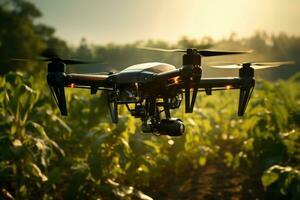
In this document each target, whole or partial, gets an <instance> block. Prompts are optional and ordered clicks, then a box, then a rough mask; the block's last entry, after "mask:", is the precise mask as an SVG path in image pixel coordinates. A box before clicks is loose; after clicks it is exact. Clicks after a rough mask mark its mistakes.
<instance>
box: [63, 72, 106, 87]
mask: <svg viewBox="0 0 300 200" xmlns="http://www.w3.org/2000/svg"><path fill="white" fill-rule="evenodd" d="M107 79H108V75H91V74H66V81H65V84H66V87H72V88H76V87H77V88H92V87H96V88H98V87H102V88H109V87H110V85H111V84H109V81H108V80H107Z"/></svg>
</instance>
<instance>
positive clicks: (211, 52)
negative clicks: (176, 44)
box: [138, 47, 252, 57]
mask: <svg viewBox="0 0 300 200" xmlns="http://www.w3.org/2000/svg"><path fill="white" fill-rule="evenodd" d="M138 49H144V50H150V51H160V52H182V53H189V52H190V51H193V52H197V53H198V54H200V55H201V56H204V57H209V56H223V55H234V54H245V53H251V52H252V51H216V50H197V49H186V50H184V49H162V48H153V47H138Z"/></svg>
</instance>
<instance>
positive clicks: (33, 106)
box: [0, 0, 300, 199]
mask: <svg viewBox="0 0 300 200" xmlns="http://www.w3.org/2000/svg"><path fill="white" fill-rule="evenodd" d="M40 16H41V13H40V11H39V10H38V9H37V8H36V7H35V6H34V5H33V4H31V3H29V2H27V1H22V0H12V1H5V2H3V3H1V4H0V66H1V67H0V73H1V76H0V197H1V199H152V198H151V197H160V195H161V194H160V193H158V192H157V190H155V189H154V188H159V187H160V186H159V185H160V184H162V183H164V182H168V181H166V180H171V182H172V178H174V177H181V176H183V177H184V175H186V174H187V171H193V170H194V171H195V172H199V176H200V171H201V170H202V169H205V167H206V166H208V165H209V164H211V163H216V160H219V161H221V162H222V163H223V164H224V166H225V167H224V170H226V168H231V169H233V170H241V169H246V172H244V173H249V174H252V173H255V174H256V175H257V176H256V177H251V178H253V179H259V183H257V184H256V187H258V188H259V187H260V188H261V190H262V191H264V193H263V194H257V195H260V197H262V198H266V199H300V172H299V170H300V169H299V167H300V165H299V163H300V150H299V149H300V128H299V127H300V106H299V105H300V90H299V88H300V74H299V73H296V72H299V68H297V67H298V66H297V65H298V63H299V62H300V58H299V54H300V37H299V36H289V35H286V34H284V33H282V34H279V35H270V34H267V33H264V32H257V33H256V34H255V35H253V36H252V37H250V38H244V39H236V37H235V35H234V34H233V35H232V36H231V37H229V38H226V39H223V40H219V41H214V40H213V39H212V38H209V37H206V38H199V39H191V38H187V37H183V38H182V39H180V40H179V41H178V42H177V43H176V44H168V43H166V42H164V41H151V40H149V41H138V42H135V43H132V44H124V45H118V44H106V45H92V44H89V43H88V42H87V40H86V39H82V41H81V44H80V45H79V46H78V47H71V46H68V45H67V43H66V42H64V41H63V40H62V39H60V38H57V37H56V36H55V30H54V29H53V28H52V27H49V26H47V25H44V24H37V23H35V20H36V18H38V17H40ZM139 46H150V47H161V48H178V47H181V48H187V47H195V48H217V49H230V50H239V49H253V50H254V51H255V53H254V54H253V55H247V56H240V57H238V58H232V57H222V58H214V59H212V58H209V59H208V58H207V59H205V60H204V76H217V75H224V74H225V75H228V76H230V75H235V73H236V72H235V71H232V72H224V71H222V70H218V71H216V70H212V69H209V68H208V66H209V65H211V64H213V63H215V62H220V61H225V62H226V61H227V62H233V61H234V62H242V61H247V60H251V61H265V60H275V61H276V60H294V61H296V64H295V65H294V66H289V67H283V68H281V69H275V70H270V71H267V70H262V71H260V73H259V74H258V77H262V78H264V79H269V80H277V81H273V82H269V81H262V80H261V79H260V78H258V83H257V85H256V89H255V92H254V94H253V97H252V99H251V101H250V105H249V106H248V109H247V112H246V116H245V117H243V118H239V117H237V114H236V111H237V106H235V105H237V103H238V98H237V97H238V96H237V92H218V93H215V94H214V95H212V96H208V97H203V96H204V95H200V97H199V99H198V101H197V105H196V109H195V112H194V113H193V114H183V113H184V111H183V109H179V110H177V111H174V112H173V115H174V116H177V117H179V118H181V119H183V121H184V122H185V123H186V134H185V135H184V136H182V137H179V138H170V137H165V136H164V137H163V136H161V137H157V136H153V135H151V134H150V135H149V134H143V133H142V132H141V129H140V122H139V121H138V120H136V119H134V118H133V117H132V116H130V115H129V113H127V112H126V111H125V109H124V108H121V119H120V122H119V123H118V124H117V125H115V124H112V123H111V122H110V118H109V115H108V110H107V108H106V107H105V106H103V105H106V97H105V95H104V94H103V93H100V95H96V96H91V95H90V94H89V92H88V91H83V90H76V91H70V90H67V99H68V102H67V103H68V107H69V110H70V114H69V116H68V117H67V118H61V116H60V114H59V112H58V110H57V108H56V106H55V105H54V103H53V102H54V101H52V97H51V95H50V93H49V91H48V90H47V89H45V88H46V87H47V85H46V82H45V73H46V72H45V71H46V65H45V64H43V63H35V62H27V63H24V62H21V63H20V62H12V61H11V59H12V58H35V57H36V56H37V55H40V54H41V52H42V51H43V50H44V49H46V48H55V49H56V51H57V52H58V53H59V54H60V55H61V56H64V57H72V58H80V59H86V60H95V61H100V62H101V63H102V64H99V65H97V66H91V65H89V66H79V67H78V66H76V67H72V66H71V67H70V68H68V70H69V71H70V72H81V73H87V72H93V73H95V72H101V71H117V70H121V69H123V68H124V67H126V66H129V65H132V64H136V63H140V62H150V61H160V62H168V63H171V64H174V65H176V66H180V64H181V56H179V55H176V54H164V53H157V52H145V51H142V50H139V49H137V48H136V47H139ZM278 79H281V80H278ZM282 79H284V80H282ZM79 113H80V115H78V114H79ZM95 116H97V117H95ZM247 170H248V171H247ZM250 171H251V173H250ZM218 173H223V171H219V172H218ZM223 181H226V180H223ZM173 184H174V183H173ZM145 193H146V194H147V195H146V194H145ZM150 196H151V197H150ZM190 198H193V197H190Z"/></svg>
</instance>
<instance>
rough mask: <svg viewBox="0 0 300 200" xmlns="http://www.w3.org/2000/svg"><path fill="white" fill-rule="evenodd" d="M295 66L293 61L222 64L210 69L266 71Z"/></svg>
mask: <svg viewBox="0 0 300 200" xmlns="http://www.w3.org/2000/svg"><path fill="white" fill-rule="evenodd" d="M292 64H295V62H294V61H278V62H253V63H252V62H245V63H240V64H229V63H223V64H218V65H216V66H210V67H212V68H219V69H241V68H242V67H246V66H249V67H251V68H253V69H266V68H272V67H279V66H282V65H292Z"/></svg>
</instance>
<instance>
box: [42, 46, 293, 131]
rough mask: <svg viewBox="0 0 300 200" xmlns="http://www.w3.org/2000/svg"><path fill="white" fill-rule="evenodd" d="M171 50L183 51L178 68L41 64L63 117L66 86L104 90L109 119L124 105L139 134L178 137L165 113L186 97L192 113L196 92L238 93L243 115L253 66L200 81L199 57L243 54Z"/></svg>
mask: <svg viewBox="0 0 300 200" xmlns="http://www.w3.org/2000/svg"><path fill="white" fill-rule="evenodd" d="M150 50H157V49H153V48H151V49H150ZM158 50H160V51H161V49H158ZM162 51H165V50H162ZM175 51H179V52H184V53H185V54H184V55H183V63H182V66H181V67H180V68H176V67H175V66H173V65H170V64H166V63H159V62H153V63H143V64H138V65H133V66H130V67H128V68H126V69H124V70H122V71H120V72H116V73H111V74H107V75H92V74H67V73H66V66H65V65H66V64H81V63H80V62H78V61H73V60H63V59H60V58H51V59H48V60H46V61H50V63H49V64H48V75H47V81H48V84H49V87H50V89H51V91H52V93H53V95H54V97H55V100H56V103H57V105H58V107H59V109H60V111H61V113H62V115H67V108H66V100H65V92H64V88H65V87H71V88H86V89H90V91H91V94H95V93H96V92H97V91H98V90H103V91H105V92H106V93H107V95H108V102H107V103H108V106H109V110H110V115H111V118H112V121H113V122H114V123H117V122H118V105H120V104H124V105H126V107H127V108H128V110H129V112H130V113H131V115H133V116H134V117H136V118H140V119H141V120H142V122H143V125H142V130H143V132H151V133H158V134H161V135H170V136H180V135H182V134H183V133H184V129H185V128H184V124H183V122H182V121H181V120H180V119H175V118H171V114H170V110H172V109H176V108H179V107H180V105H181V102H182V100H183V98H185V112H186V113H191V112H193V108H194V105H195V101H196V97H197V93H198V92H199V91H200V92H206V94H207V95H211V94H212V91H214V90H227V89H239V90H240V97H239V106H238V115H239V116H242V115H243V114H244V112H245V109H246V106H247V103H248V101H249V99H250V96H251V93H252V91H253V88H254V85H255V79H254V68H253V67H251V64H250V63H246V64H243V65H241V66H240V67H239V68H240V69H239V77H233V78H228V77H217V78H202V77H201V75H202V68H201V57H202V56H217V55H231V54H241V53H247V52H224V51H209V50H204V51H198V50H196V49H187V50H186V51H185V50H175ZM268 64H270V63H268ZM271 64H272V63H271ZM280 64H289V63H277V65H276V66H278V65H280ZM162 113H164V115H163V114H162Z"/></svg>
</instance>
